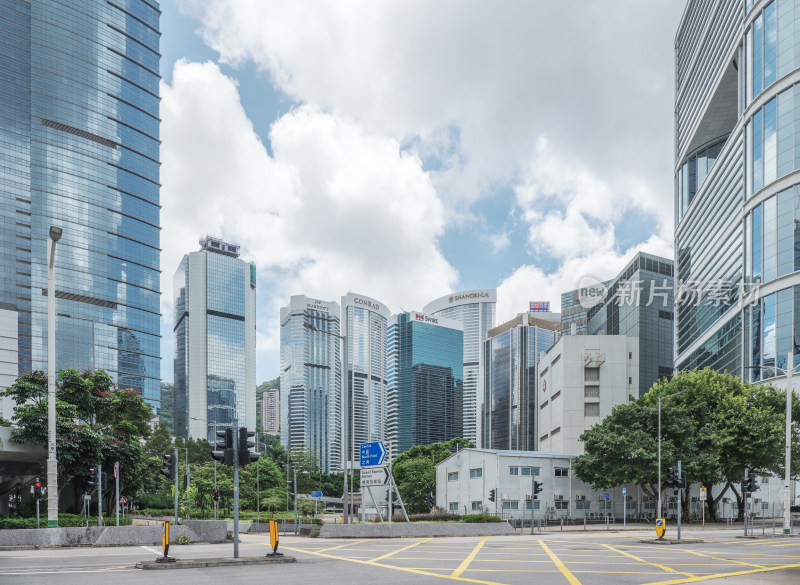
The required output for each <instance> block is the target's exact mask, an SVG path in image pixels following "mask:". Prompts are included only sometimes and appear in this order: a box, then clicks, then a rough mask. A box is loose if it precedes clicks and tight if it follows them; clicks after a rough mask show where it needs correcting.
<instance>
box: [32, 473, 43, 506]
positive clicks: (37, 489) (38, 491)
mask: <svg viewBox="0 0 800 585" xmlns="http://www.w3.org/2000/svg"><path fill="white" fill-rule="evenodd" d="M33 497H34V498H36V499H37V500H41V499H42V482H41V481H39V478H38V477H37V478H36V483H34V484H33Z"/></svg>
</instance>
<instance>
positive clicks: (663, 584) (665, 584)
mask: <svg viewBox="0 0 800 585" xmlns="http://www.w3.org/2000/svg"><path fill="white" fill-rule="evenodd" d="M798 567H800V564H797V565H780V566H778V567H768V568H764V569H752V570H750V571H737V572H735V573H712V574H709V575H702V576H698V577H689V578H688V579H675V580H673V581H654V582H652V583H646V584H645V585H678V584H679V583H697V582H698V581H707V580H708V579H719V578H720V577H737V576H739V575H752V574H754V573H768V572H770V571H780V570H782V569H796V568H798Z"/></svg>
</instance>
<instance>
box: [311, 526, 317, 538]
mask: <svg viewBox="0 0 800 585" xmlns="http://www.w3.org/2000/svg"><path fill="white" fill-rule="evenodd" d="M309 536H310V537H311V538H316V537H318V536H319V528H314V529H312V530H311V532H310V533H309Z"/></svg>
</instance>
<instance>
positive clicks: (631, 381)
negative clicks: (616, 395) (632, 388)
mask: <svg viewBox="0 0 800 585" xmlns="http://www.w3.org/2000/svg"><path fill="white" fill-rule="evenodd" d="M628 384H633V378H631V377H630V376H628Z"/></svg>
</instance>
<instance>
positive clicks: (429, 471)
mask: <svg viewBox="0 0 800 585" xmlns="http://www.w3.org/2000/svg"><path fill="white" fill-rule="evenodd" d="M471 447H474V445H473V444H472V443H471V442H469V441H467V440H466V439H461V438H455V439H450V440H449V441H446V442H443V443H441V442H440V443H431V444H430V445H417V446H415V447H411V449H409V450H408V451H406V452H405V453H402V454H400V455H398V456H397V458H396V459H395V460H394V463H393V464H392V474H393V476H394V479H395V482H396V483H397V488H398V489H399V490H400V495H401V496H402V497H403V503H404V504H405V505H406V510H407V511H408V513H409V514H419V513H422V512H427V511H428V508H427V505H426V504H425V496H426V495H427V494H428V493H430V492H433V491H436V464H437V463H439V462H440V461H444V460H445V459H447V458H448V457H450V456H451V455H452V454H453V453H455V452H456V451H458V450H460V449H467V448H471Z"/></svg>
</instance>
